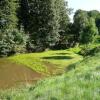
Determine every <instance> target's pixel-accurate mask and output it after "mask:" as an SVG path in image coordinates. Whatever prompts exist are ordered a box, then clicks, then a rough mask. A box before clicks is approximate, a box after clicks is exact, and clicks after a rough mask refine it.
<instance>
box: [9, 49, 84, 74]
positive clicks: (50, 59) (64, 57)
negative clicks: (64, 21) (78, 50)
mask: <svg viewBox="0 0 100 100" xmlns="http://www.w3.org/2000/svg"><path fill="white" fill-rule="evenodd" d="M8 59H10V60H11V61H13V62H16V63H17V64H22V65H25V66H27V67H29V68H31V69H32V70H34V71H36V72H38V73H42V74H46V75H50V74H57V73H58V74H59V73H62V72H63V71H64V69H65V68H66V67H67V66H69V65H70V64H72V63H76V62H77V61H79V60H81V59H82V56H79V55H77V54H75V53H73V52H71V51H68V50H58V51H47V52H42V53H30V54H21V55H16V56H13V57H9V58H8Z"/></svg>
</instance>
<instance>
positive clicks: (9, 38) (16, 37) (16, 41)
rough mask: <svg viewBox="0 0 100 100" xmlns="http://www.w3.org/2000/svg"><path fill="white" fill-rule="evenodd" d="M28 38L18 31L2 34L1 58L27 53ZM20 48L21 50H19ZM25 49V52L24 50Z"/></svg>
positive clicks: (0, 36)
mask: <svg viewBox="0 0 100 100" xmlns="http://www.w3.org/2000/svg"><path fill="white" fill-rule="evenodd" d="M25 45H26V37H25V35H24V34H23V33H20V32H19V31H17V30H7V31H6V32H5V33H3V34H2V33H0V56H1V57H2V56H9V55H12V54H15V53H17V52H20V51H21V52H22V51H25ZM18 48H20V49H18ZM23 49H24V50H23Z"/></svg>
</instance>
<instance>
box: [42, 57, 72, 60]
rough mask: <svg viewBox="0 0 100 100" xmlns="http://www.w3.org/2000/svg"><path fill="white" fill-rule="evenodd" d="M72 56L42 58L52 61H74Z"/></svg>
mask: <svg viewBox="0 0 100 100" xmlns="http://www.w3.org/2000/svg"><path fill="white" fill-rule="evenodd" d="M72 58H73V57H71V56H49V57H42V59H51V60H66V59H72Z"/></svg>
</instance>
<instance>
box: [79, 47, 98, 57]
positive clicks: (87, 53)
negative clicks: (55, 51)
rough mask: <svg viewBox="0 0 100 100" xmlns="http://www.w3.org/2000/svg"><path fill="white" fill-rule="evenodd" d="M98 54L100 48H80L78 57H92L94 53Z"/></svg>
mask: <svg viewBox="0 0 100 100" xmlns="http://www.w3.org/2000/svg"><path fill="white" fill-rule="evenodd" d="M97 52H100V46H97V47H87V46H85V47H82V48H81V51H80V52H79V54H80V55H83V56H93V55H94V54H95V53H97Z"/></svg>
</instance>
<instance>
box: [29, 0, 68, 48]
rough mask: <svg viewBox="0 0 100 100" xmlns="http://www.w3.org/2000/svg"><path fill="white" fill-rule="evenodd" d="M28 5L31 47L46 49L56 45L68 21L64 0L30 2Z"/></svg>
mask: <svg viewBox="0 0 100 100" xmlns="http://www.w3.org/2000/svg"><path fill="white" fill-rule="evenodd" d="M28 3H29V9H30V13H29V16H30V17H29V25H28V31H29V34H30V38H31V39H30V40H31V46H32V44H33V45H36V46H39V47H40V46H42V47H44V48H47V47H51V46H54V45H56V44H57V43H58V42H59V41H60V39H61V38H60V37H61V36H63V34H60V33H65V29H66V25H67V23H68V21H69V18H68V14H67V9H66V6H65V5H64V4H65V3H64V0H45V1H41V0H38V1H36V0H30V1H29V2H28ZM32 47H34V46H32Z"/></svg>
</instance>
